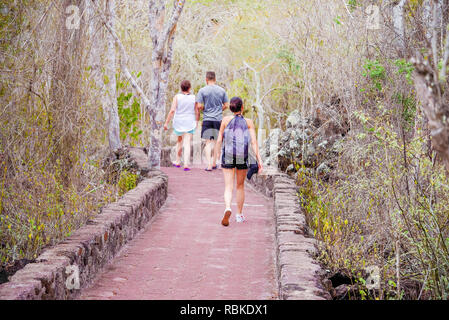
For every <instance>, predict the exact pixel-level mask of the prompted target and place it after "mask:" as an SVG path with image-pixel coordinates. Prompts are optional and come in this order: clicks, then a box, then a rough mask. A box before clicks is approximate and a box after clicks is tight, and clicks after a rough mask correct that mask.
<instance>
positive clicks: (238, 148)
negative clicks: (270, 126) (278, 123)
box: [215, 97, 263, 227]
mask: <svg viewBox="0 0 449 320" xmlns="http://www.w3.org/2000/svg"><path fill="white" fill-rule="evenodd" d="M229 108H230V109H231V111H232V112H233V113H234V116H228V117H224V118H223V121H222V122H221V127H220V132H219V135H218V140H217V144H216V146H215V156H216V157H217V159H218V156H219V153H220V148H221V146H223V149H222V159H221V168H222V171H223V175H224V180H225V191H224V200H225V206H226V209H225V211H224V217H223V220H222V221H221V224H222V225H223V226H225V227H227V226H229V218H230V217H231V214H232V210H231V203H232V192H233V189H234V180H235V179H236V180H237V181H236V182H237V187H236V191H237V214H236V222H239V223H240V222H244V221H245V217H244V216H243V204H244V202H245V177H246V176H247V173H248V169H249V165H252V166H256V172H259V173H260V172H261V171H262V170H263V168H262V159H261V157H260V153H259V146H258V144H257V139H256V130H255V127H254V123H253V121H252V120H251V119H246V118H244V117H243V101H242V99H241V98H240V97H234V98H232V99H231V101H230V104H229ZM250 143H251V146H252V150H253V152H254V155H255V157H256V160H257V165H256V164H249V163H248V160H250V157H249V144H250ZM257 167H258V170H257Z"/></svg>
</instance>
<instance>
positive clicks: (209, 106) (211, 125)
mask: <svg viewBox="0 0 449 320" xmlns="http://www.w3.org/2000/svg"><path fill="white" fill-rule="evenodd" d="M206 83H207V85H206V86H205V87H203V88H201V89H200V91H199V92H198V94H197V95H196V116H197V121H199V118H200V111H203V125H202V129H201V138H202V139H205V140H206V147H205V152H206V159H207V168H206V171H212V169H217V165H216V163H217V159H215V156H213V155H212V153H213V150H214V147H215V141H216V140H217V137H218V132H219V131H220V126H221V120H222V119H223V110H225V109H226V108H227V107H228V106H229V99H228V95H227V94H226V91H225V90H224V89H223V88H222V87H220V86H217V85H216V84H215V83H216V78H215V72H212V71H209V72H207V74H206Z"/></svg>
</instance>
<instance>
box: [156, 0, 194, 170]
mask: <svg viewBox="0 0 449 320" xmlns="http://www.w3.org/2000/svg"><path fill="white" fill-rule="evenodd" d="M184 4H185V0H174V1H173V9H172V12H171V16H170V17H169V19H168V20H167V21H165V20H166V5H165V0H151V1H149V19H150V21H149V26H150V36H151V40H152V43H153V52H152V56H151V64H152V68H153V69H152V71H153V72H152V79H151V84H150V87H151V98H150V103H151V108H152V110H151V114H152V115H153V116H152V117H151V120H152V121H151V130H150V152H149V153H148V164H149V166H150V168H159V167H160V161H161V150H162V129H163V123H164V118H165V104H166V97H167V86H168V76H169V72H170V68H171V64H172V58H173V43H174V39H175V31H176V27H177V24H178V20H179V17H180V16H181V12H182V10H183V8H184Z"/></svg>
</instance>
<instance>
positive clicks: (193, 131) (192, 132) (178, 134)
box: [173, 129, 195, 137]
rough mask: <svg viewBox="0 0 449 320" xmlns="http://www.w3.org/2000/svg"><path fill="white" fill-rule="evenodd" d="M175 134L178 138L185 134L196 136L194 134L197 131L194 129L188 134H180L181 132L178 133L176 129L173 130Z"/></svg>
mask: <svg viewBox="0 0 449 320" xmlns="http://www.w3.org/2000/svg"><path fill="white" fill-rule="evenodd" d="M173 132H174V133H175V134H176V135H177V136H178V137H180V136H182V135H183V134H185V133H190V134H194V133H195V129H192V130H190V131H188V132H179V131H176V129H173Z"/></svg>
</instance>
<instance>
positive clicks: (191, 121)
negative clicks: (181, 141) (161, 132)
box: [173, 93, 196, 132]
mask: <svg viewBox="0 0 449 320" xmlns="http://www.w3.org/2000/svg"><path fill="white" fill-rule="evenodd" d="M176 99H177V101H178V106H177V108H176V112H175V116H174V118H173V128H174V129H175V130H176V131H178V132H189V131H191V130H193V129H195V127H196V119H195V95H193V94H183V93H180V94H177V95H176Z"/></svg>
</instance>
